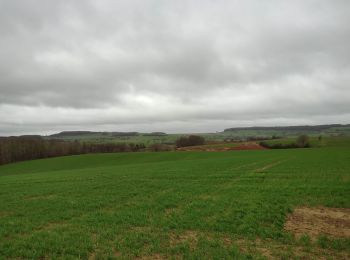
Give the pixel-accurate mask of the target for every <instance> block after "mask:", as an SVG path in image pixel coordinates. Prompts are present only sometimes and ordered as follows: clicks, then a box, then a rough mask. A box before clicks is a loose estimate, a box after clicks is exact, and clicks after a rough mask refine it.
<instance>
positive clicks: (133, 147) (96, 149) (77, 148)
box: [0, 136, 145, 165]
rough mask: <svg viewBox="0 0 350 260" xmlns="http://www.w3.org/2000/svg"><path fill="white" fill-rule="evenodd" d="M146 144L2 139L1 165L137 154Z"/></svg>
mask: <svg viewBox="0 0 350 260" xmlns="http://www.w3.org/2000/svg"><path fill="white" fill-rule="evenodd" d="M144 148H145V145H144V144H133V143H130V144H126V143H117V144H116V143H103V144H97V143H81V142H77V141H74V142H69V141H63V140H55V139H52V140H45V139H43V138H41V137H38V136H22V137H0V165H1V164H7V163H12V162H18V161H25V160H33V159H41V158H49V157H56V156H65V155H76V154H86V153H116V152H137V151H140V150H142V149H144Z"/></svg>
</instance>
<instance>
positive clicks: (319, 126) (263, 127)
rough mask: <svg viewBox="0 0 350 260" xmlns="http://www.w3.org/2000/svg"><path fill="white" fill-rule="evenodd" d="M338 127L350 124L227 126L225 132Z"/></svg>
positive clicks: (349, 125)
mask: <svg viewBox="0 0 350 260" xmlns="http://www.w3.org/2000/svg"><path fill="white" fill-rule="evenodd" d="M337 127H350V124H347V125H342V124H331V125H302V126H252V127H233V128H227V129H225V130H224V132H232V131H249V130H252V131H298V132H299V131H325V130H329V129H331V128H337Z"/></svg>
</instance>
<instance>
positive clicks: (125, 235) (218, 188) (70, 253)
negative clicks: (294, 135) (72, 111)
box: [0, 140, 350, 259]
mask: <svg viewBox="0 0 350 260" xmlns="http://www.w3.org/2000/svg"><path fill="white" fill-rule="evenodd" d="M325 141H327V140H325ZM349 208H350V148H349V147H348V146H347V147H346V146H345V147H337V146H334V147H323V148H307V149H285V150H284V149H281V150H259V151H225V152H163V153H120V154H89V155H81V156H69V157H59V158H52V159H45V160H35V161H26V162H21V163H15V164H9V165H4V166H1V167H0V259H79V258H80V259H272V258H277V259H281V258H283V259H290V258H295V259H300V258H304V259H305V258H307V259H310V258H311V259H319V258H325V259H327V258H330V259H349V258H350V238H349V232H350V222H349V221H350V218H349V216H350V212H349Z"/></svg>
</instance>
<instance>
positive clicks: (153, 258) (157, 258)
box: [135, 254, 167, 260]
mask: <svg viewBox="0 0 350 260" xmlns="http://www.w3.org/2000/svg"><path fill="white" fill-rule="evenodd" d="M135 259H138V260H163V259H167V258H166V257H164V256H163V255H161V254H153V255H145V256H141V257H135Z"/></svg>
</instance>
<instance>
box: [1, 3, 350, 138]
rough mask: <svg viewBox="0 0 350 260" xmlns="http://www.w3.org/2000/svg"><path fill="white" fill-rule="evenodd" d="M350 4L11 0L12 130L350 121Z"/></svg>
mask: <svg viewBox="0 0 350 260" xmlns="http://www.w3.org/2000/svg"><path fill="white" fill-rule="evenodd" d="M349 14H350V1H348V0H334V1H328V0H295V1H277V0H270V1H260V0H247V1H237V0H236V1H235V0H227V1H220V0H218V1H209V0H200V1H199V0H198V1H191V0H189V1H184V0H178V1H161V0H142V1H137V0H124V1H120V0H119V1H118V0H98V1H97V0H84V1H83V0H81V1H80V0H76V1H71V0H45V1H44V0H41V1H39V0H26V1H23V0H0V136H1V135H17V134H50V133H54V132H59V131H64V130H93V131H139V132H151V131H164V132H169V133H174V132H215V131H222V130H223V129H225V128H229V127H238V126H254V125H264V126H272V125H305V124H327V123H350V86H349V82H350V47H349V46H350V15H349Z"/></svg>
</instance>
